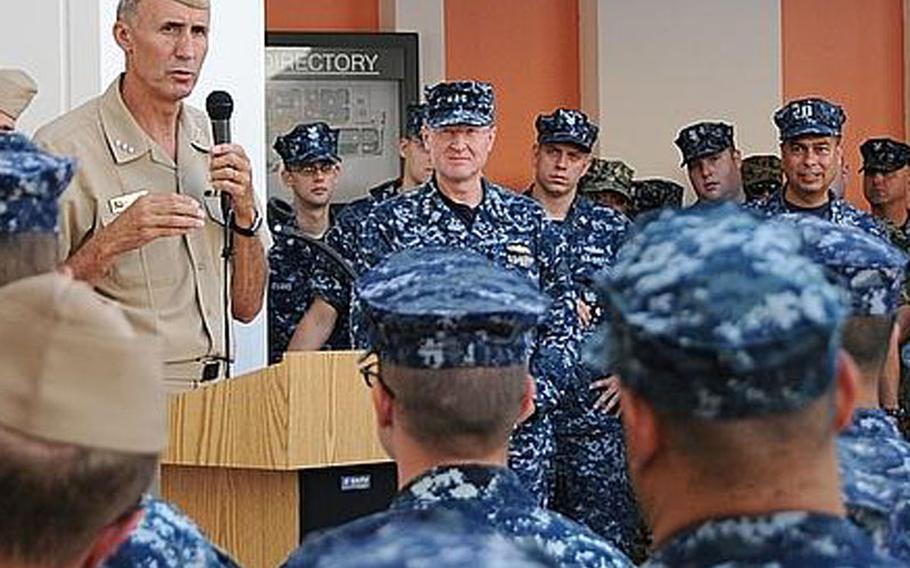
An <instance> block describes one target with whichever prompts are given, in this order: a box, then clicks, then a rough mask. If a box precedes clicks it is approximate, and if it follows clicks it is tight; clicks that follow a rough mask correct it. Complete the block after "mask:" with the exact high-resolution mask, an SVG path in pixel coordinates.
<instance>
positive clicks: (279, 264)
mask: <svg viewBox="0 0 910 568" xmlns="http://www.w3.org/2000/svg"><path fill="white" fill-rule="evenodd" d="M274 148H275V151H276V152H278V154H279V155H280V156H281V159H282V161H283V162H284V165H285V167H286V168H294V167H300V166H307V165H311V164H317V163H321V162H333V163H337V162H340V161H341V158H339V156H338V131H337V130H332V129H330V128H329V127H328V126H327V125H326V124H325V123H323V122H316V123H312V124H299V125H297V126H296V127H295V128H294V129H293V130H292V131H291V132H289V133H288V134H286V135H284V136H279V137H278V138H277V139H276V140H275V144H274ZM268 213H269V215H268V217H269V219H268V222H269V229H270V230H271V231H272V237H273V240H274V245H273V246H272V248H271V249H270V250H269V363H271V364H274V363H277V362H278V361H280V360H281V357H282V355H283V354H284V352H285V351H286V350H287V347H288V343H289V342H290V341H291V337H292V336H293V335H294V331H295V330H296V329H297V325H298V324H299V323H300V320H301V318H302V317H303V314H304V313H305V312H306V310H307V309H308V308H309V307H310V305H311V304H312V303H313V299H314V298H315V293H314V290H313V281H312V275H313V272H314V271H315V269H316V268H317V267H321V268H322V269H323V270H324V271H326V272H330V273H332V274H334V275H336V276H335V277H336V278H338V279H344V278H345V277H346V276H345V272H344V270H343V268H341V267H339V266H338V265H337V263H336V262H334V261H333V260H332V259H331V258H329V257H328V255H326V254H325V253H324V252H322V251H321V250H320V249H319V248H318V247H317V246H316V245H314V244H313V243H312V242H311V241H308V240H307V238H306V237H305V236H303V235H302V233H301V232H300V230H299V229H298V227H297V220H296V217H295V214H294V210H293V209H292V208H291V207H290V206H289V205H287V204H286V203H285V202H283V201H281V200H278V199H272V200H270V201H269V211H268ZM333 220H334V219H333V217H332V216H330V224H331V221H333ZM316 240H317V241H318V240H322V238H320V239H316ZM349 346H350V344H349V342H348V330H347V320H346V319H339V320H338V322H337V323H336V326H335V329H333V330H332V334H331V336H330V338H329V340H328V341H327V342H326V345H325V348H326V349H345V348H347V347H349Z"/></svg>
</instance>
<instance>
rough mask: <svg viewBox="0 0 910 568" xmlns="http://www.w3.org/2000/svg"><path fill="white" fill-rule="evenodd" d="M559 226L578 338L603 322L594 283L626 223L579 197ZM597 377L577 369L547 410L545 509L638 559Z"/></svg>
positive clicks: (619, 440)
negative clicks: (578, 307) (586, 318)
mask: <svg viewBox="0 0 910 568" xmlns="http://www.w3.org/2000/svg"><path fill="white" fill-rule="evenodd" d="M558 225H559V227H560V228H561V229H562V231H563V234H564V235H565V238H566V242H567V244H568V247H569V269H570V271H571V273H572V281H573V283H574V284H575V287H576V291H577V293H578V294H579V297H580V298H581V299H582V301H584V302H585V304H586V305H587V306H588V307H589V309H590V311H591V314H592V318H593V319H592V322H591V325H590V326H589V327H587V328H585V329H583V330H582V337H583V338H584V337H586V336H587V335H589V334H590V332H591V330H593V329H594V327H593V326H596V325H598V324H599V323H600V322H601V321H602V319H603V317H604V310H603V306H602V305H601V302H600V300H599V298H598V297H597V294H596V292H595V290H594V288H593V283H594V281H595V279H596V276H597V275H599V274H601V273H602V272H603V271H604V270H607V269H609V267H610V266H611V265H612V264H613V260H614V259H615V257H616V254H617V252H618V251H619V249H620V247H621V246H622V244H623V243H624V242H625V239H626V237H627V235H628V233H629V232H630V230H631V222H630V221H629V220H628V219H627V218H626V217H625V216H624V215H622V214H621V213H618V212H616V211H615V210H613V209H610V208H607V207H601V206H599V205H596V204H594V203H592V202H591V201H590V200H589V199H587V198H586V197H584V196H581V195H580V196H578V197H576V199H575V202H574V203H573V205H572V207H571V209H570V210H569V213H568V215H567V216H566V218H565V219H564V220H563V221H562V222H559V223H558ZM599 378H602V377H601V376H599V375H598V374H597V373H595V372H593V371H592V370H591V369H589V368H587V367H585V366H584V365H581V364H579V365H577V366H576V368H575V373H574V380H573V381H572V382H571V384H570V385H569V388H568V391H567V393H566V396H565V397H563V402H562V404H561V405H560V407H559V408H558V410H557V412H556V413H554V416H553V418H554V421H555V426H556V480H555V493H554V498H553V503H552V505H551V508H552V509H554V510H556V511H558V512H560V513H563V514H565V515H566V516H568V517H570V518H572V519H574V520H576V521H578V522H581V523H583V524H585V525H587V526H588V527H589V528H590V529H592V530H593V531H594V532H596V533H597V534H599V535H601V536H602V537H603V538H605V539H607V540H609V541H610V542H611V543H613V544H614V545H615V546H616V547H617V548H619V549H620V550H622V551H623V552H624V553H625V554H626V555H627V556H630V557H632V558H633V559H643V558H644V556H645V553H646V546H647V538H646V537H647V535H646V531H645V530H644V525H643V521H642V518H641V515H640V512H639V510H638V506H637V503H636V500H635V497H634V495H633V493H632V487H631V482H630V480H629V475H628V471H627V469H626V451H625V442H624V440H623V432H622V424H621V422H620V420H619V418H618V417H617V416H615V415H607V414H604V413H603V412H601V411H599V410H596V409H594V402H595V401H596V399H597V396H598V394H599V393H598V392H597V391H592V390H591V389H590V388H589V386H590V384H591V382H592V381H594V380H596V379H599Z"/></svg>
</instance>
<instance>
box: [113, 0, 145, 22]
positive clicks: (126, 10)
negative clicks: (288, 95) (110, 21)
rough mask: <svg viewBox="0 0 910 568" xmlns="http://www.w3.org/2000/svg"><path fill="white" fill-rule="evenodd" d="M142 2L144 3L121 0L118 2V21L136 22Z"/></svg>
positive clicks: (133, 0)
mask: <svg viewBox="0 0 910 568" xmlns="http://www.w3.org/2000/svg"><path fill="white" fill-rule="evenodd" d="M140 2H142V0H120V1H119V2H117V21H118V22H121V21H122V22H133V21H135V19H136V14H137V12H138V10H139V3H140Z"/></svg>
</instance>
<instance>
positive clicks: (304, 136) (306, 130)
mask: <svg viewBox="0 0 910 568" xmlns="http://www.w3.org/2000/svg"><path fill="white" fill-rule="evenodd" d="M272 148H274V149H275V151H276V152H278V155H279V156H281V159H282V160H283V161H284V165H285V167H294V166H305V165H308V164H315V163H316V162H335V163H337V162H340V161H341V158H340V157H339V156H338V130H335V129H333V128H329V125H328V124H326V123H324V122H313V123H310V124H298V125H297V126H295V127H294V130H291V131H290V132H288V133H287V134H285V135H284V136H279V137H277V138H276V139H275V143H274V144H273V145H272Z"/></svg>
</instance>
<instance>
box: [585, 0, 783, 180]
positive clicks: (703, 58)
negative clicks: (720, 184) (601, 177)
mask: <svg viewBox="0 0 910 568" xmlns="http://www.w3.org/2000/svg"><path fill="white" fill-rule="evenodd" d="M580 12H581V14H582V16H583V17H586V18H587V22H588V23H587V26H588V29H587V30H585V25H586V24H585V21H584V20H583V22H582V30H581V34H580V35H581V36H582V40H581V41H582V42H584V41H588V42H592V41H596V42H597V44H596V46H592V45H590V44H589V45H587V46H585V45H583V46H582V49H581V50H580V51H581V53H582V55H583V58H586V60H584V59H583V61H582V76H583V78H584V80H583V84H582V94H583V97H582V98H583V103H584V105H583V106H585V108H587V109H589V110H592V111H596V114H597V115H598V116H599V120H600V125H601V133H602V134H601V143H600V154H601V155H603V156H605V157H615V158H620V159H623V160H625V161H626V162H627V163H629V165H631V166H632V167H633V168H634V169H635V170H636V176H637V177H650V176H662V177H669V178H672V179H676V180H677V181H680V182H682V183H683V185H685V186H686V187H688V181H687V180H686V175H685V172H684V171H683V170H682V169H681V168H680V167H679V163H680V158H679V152H678V151H677V149H676V146H675V145H674V144H673V140H674V139H675V138H676V135H677V133H678V131H679V130H680V129H681V128H682V127H684V126H686V125H688V124H691V123H693V122H697V121H700V120H711V119H717V120H724V121H728V122H732V123H733V124H734V125H735V137H736V141H737V143H738V145H739V146H740V147H741V148H742V150H743V153H744V154H750V153H755V152H775V151H776V149H777V144H776V138H775V132H776V131H775V129H774V126H773V123H772V121H771V114H772V113H773V112H774V110H775V108H777V106H779V103H780V100H781V92H782V88H781V69H780V60H781V47H780V42H781V35H780V4H779V0H736V1H730V0H697V1H695V0H686V1H684V2H680V1H678V0H635V1H634V2H630V1H629V0H582V4H581V10H580ZM592 18H596V28H595V29H593V30H592V29H590V21H591V19H592ZM592 38H594V39H592ZM592 58H593V59H594V61H593V62H592V61H591V59H592ZM594 72H596V74H595V75H594V76H593V77H592V73H594ZM619 132H621V133H622V136H621V137H620V136H617V135H616V133H619ZM655 141H658V142H657V143H655Z"/></svg>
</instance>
